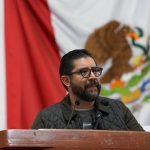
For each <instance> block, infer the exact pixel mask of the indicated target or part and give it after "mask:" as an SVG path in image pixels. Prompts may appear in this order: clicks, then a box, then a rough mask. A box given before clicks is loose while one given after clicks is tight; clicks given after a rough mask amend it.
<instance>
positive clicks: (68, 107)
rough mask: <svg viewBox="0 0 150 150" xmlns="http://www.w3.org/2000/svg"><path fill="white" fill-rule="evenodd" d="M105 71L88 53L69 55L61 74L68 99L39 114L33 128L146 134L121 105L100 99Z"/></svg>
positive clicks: (77, 52) (61, 66)
mask: <svg viewBox="0 0 150 150" xmlns="http://www.w3.org/2000/svg"><path fill="white" fill-rule="evenodd" d="M102 71H103V68H101V67H100V66H98V65H97V64H96V61H95V59H94V58H93V56H92V55H91V53H89V52H88V51H87V50H85V49H77V50H72V51H70V52H68V53H67V54H65V55H64V56H63V57H62V59H61V64H60V69H59V73H60V79H61V82H62V84H63V86H64V87H65V89H66V90H67V91H68V95H67V96H65V97H64V98H63V100H62V101H61V102H59V103H57V104H54V105H52V106H49V107H47V108H45V109H43V110H42V111H41V112H39V114H38V115H37V117H36V119H35V121H34V123H33V125H32V128H33V129H41V128H45V129H50V128H51V129H95V130H127V131H128V130H131V131H144V130H143V128H142V127H141V125H140V124H139V123H138V122H137V120H136V119H135V117H134V116H133V115H132V113H131V112H130V110H129V109H128V108H127V107H126V106H125V105H124V104H123V103H122V102H121V101H116V100H113V99H109V98H106V97H101V96H100V91H101V82H100V78H101V74H102ZM58 92H59V91H58Z"/></svg>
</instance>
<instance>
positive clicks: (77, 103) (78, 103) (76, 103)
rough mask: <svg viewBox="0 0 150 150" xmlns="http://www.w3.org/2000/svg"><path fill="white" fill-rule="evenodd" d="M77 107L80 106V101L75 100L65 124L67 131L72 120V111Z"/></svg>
mask: <svg viewBox="0 0 150 150" xmlns="http://www.w3.org/2000/svg"><path fill="white" fill-rule="evenodd" d="M79 105H80V100H79V99H76V101H75V105H74V106H73V108H72V111H71V115H70V117H69V120H68V123H67V125H66V127H65V129H68V126H69V124H70V121H71V119H72V116H73V113H74V111H75V106H79Z"/></svg>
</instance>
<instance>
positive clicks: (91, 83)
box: [86, 80, 100, 88]
mask: <svg viewBox="0 0 150 150" xmlns="http://www.w3.org/2000/svg"><path fill="white" fill-rule="evenodd" d="M99 85H100V84H99V82H98V81H96V80H90V81H89V82H88V83H87V84H86V88H88V87H93V86H96V87H98V86H99Z"/></svg>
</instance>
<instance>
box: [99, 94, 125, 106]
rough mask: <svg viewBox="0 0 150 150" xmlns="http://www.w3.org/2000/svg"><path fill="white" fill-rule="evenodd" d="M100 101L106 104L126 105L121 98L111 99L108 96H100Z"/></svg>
mask: <svg viewBox="0 0 150 150" xmlns="http://www.w3.org/2000/svg"><path fill="white" fill-rule="evenodd" d="M98 101H99V103H101V104H102V105H104V106H114V107H115V106H117V107H122V106H125V105H124V104H123V103H122V102H121V101H120V100H117V99H111V98H108V97H102V96H100V97H99V98H98Z"/></svg>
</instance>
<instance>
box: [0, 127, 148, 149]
mask: <svg viewBox="0 0 150 150" xmlns="http://www.w3.org/2000/svg"><path fill="white" fill-rule="evenodd" d="M1 149H2V150H9V149H10V150H11V149H13V150H23V149H24V150H26V149H30V150H34V149H41V150H49V149H57V150H58V149H60V150H63V149H70V150H73V149H76V150H77V149H78V150H80V149H84V150H150V132H134V131H128V132H127V131H108V130H71V129H68V130H67V129H62V130H61V129H49V130H3V131H0V150H1Z"/></svg>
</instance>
